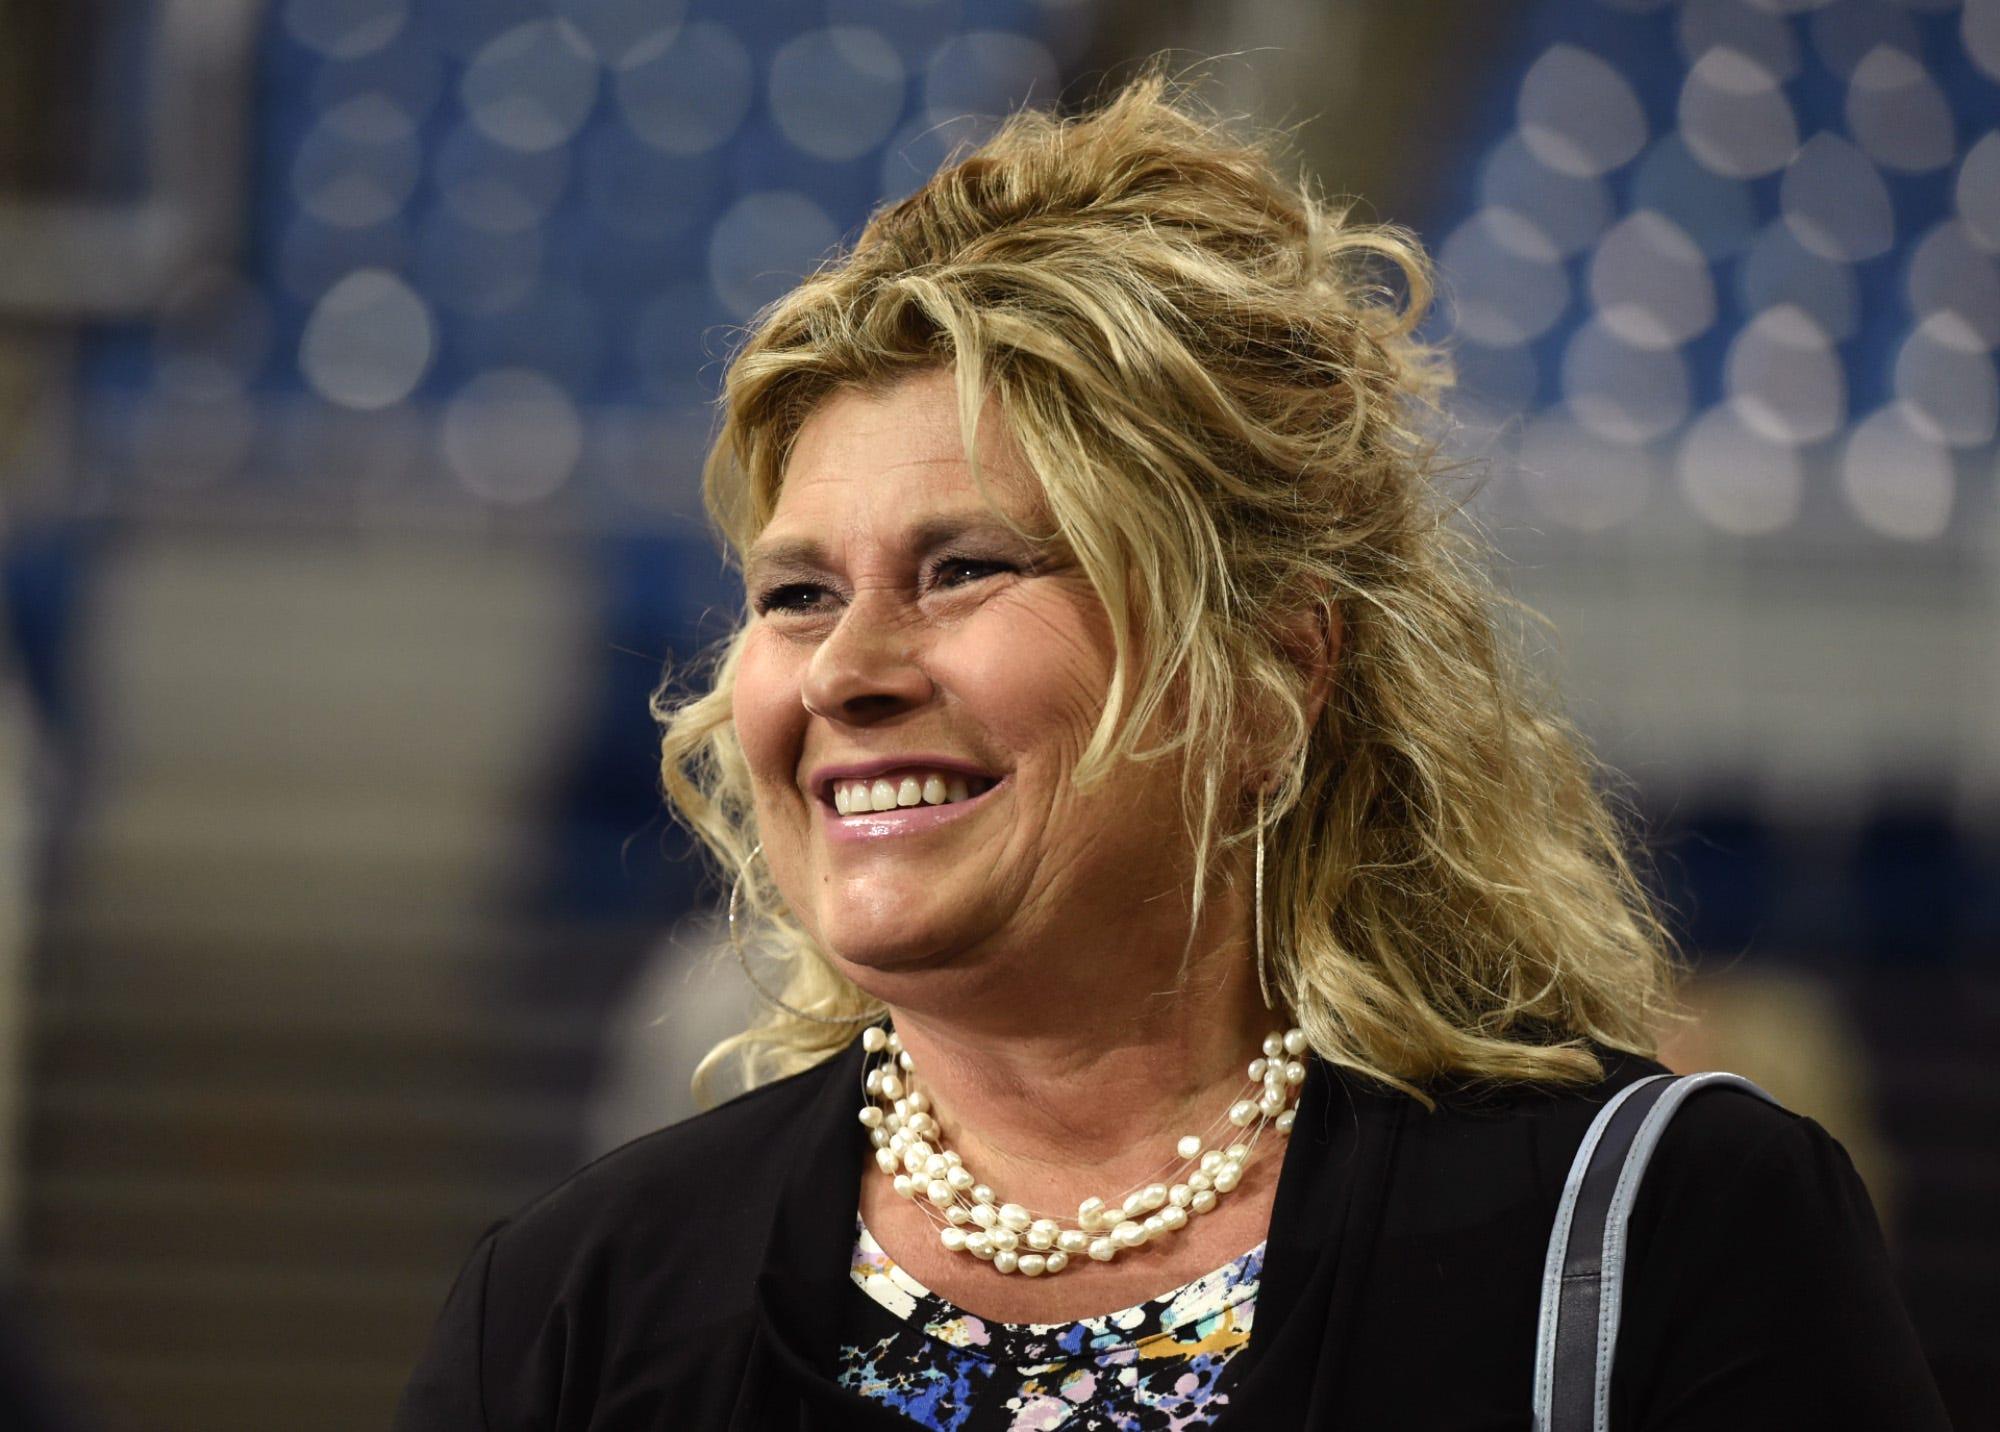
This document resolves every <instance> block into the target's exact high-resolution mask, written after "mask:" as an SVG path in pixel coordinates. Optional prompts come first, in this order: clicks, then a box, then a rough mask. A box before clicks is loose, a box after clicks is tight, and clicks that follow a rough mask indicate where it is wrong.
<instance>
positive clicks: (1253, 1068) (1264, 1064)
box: [1250, 1059, 1271, 1079]
mask: <svg viewBox="0 0 2000 1432" xmlns="http://www.w3.org/2000/svg"><path fill="white" fill-rule="evenodd" d="M1270 1067H1271V1061H1270V1060H1268V1059H1252V1060H1251V1061H1250V1077H1251V1078H1252V1079H1262V1078H1263V1077H1264V1073H1265V1071H1266V1070H1268V1069H1269V1068H1270Z"/></svg>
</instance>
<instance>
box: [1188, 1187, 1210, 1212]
mask: <svg viewBox="0 0 2000 1432" xmlns="http://www.w3.org/2000/svg"><path fill="white" fill-rule="evenodd" d="M1188 1207H1189V1208H1192V1209H1193V1210H1194V1211H1195V1212H1196V1213H1209V1212H1212V1211H1213V1210H1214V1208H1215V1191H1214V1190H1213V1189H1208V1188H1204V1189H1202V1190H1201V1191H1200V1192H1198V1193H1196V1194H1195V1196H1194V1198H1193V1199H1192V1200H1191V1201H1190V1202H1189V1204H1188Z"/></svg>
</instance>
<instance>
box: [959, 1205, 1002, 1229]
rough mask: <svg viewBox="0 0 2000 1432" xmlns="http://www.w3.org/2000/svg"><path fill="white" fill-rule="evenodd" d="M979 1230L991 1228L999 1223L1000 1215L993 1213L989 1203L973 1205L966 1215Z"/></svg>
mask: <svg viewBox="0 0 2000 1432" xmlns="http://www.w3.org/2000/svg"><path fill="white" fill-rule="evenodd" d="M966 1216H967V1217H969V1218H970V1219H971V1220H972V1221H973V1222H974V1223H977V1224H978V1225H979V1226H980V1227H981V1228H991V1227H992V1226H993V1225H994V1224H996V1223H998V1222H999V1221H1000V1215H999V1214H997V1213H995V1212H994V1211H993V1205H992V1204H990V1203H975V1204H973V1205H972V1208H971V1209H970V1211H969V1212H968V1213H967V1215H966Z"/></svg>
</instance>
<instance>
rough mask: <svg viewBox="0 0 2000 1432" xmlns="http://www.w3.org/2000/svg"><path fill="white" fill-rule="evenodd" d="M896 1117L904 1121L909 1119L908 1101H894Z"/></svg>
mask: <svg viewBox="0 0 2000 1432" xmlns="http://www.w3.org/2000/svg"><path fill="white" fill-rule="evenodd" d="M896 1117H897V1118H899V1119H903V1120H905V1121H907V1120H908V1119H909V1117H910V1101H909V1100H908V1099H898V1100H897V1101H896Z"/></svg>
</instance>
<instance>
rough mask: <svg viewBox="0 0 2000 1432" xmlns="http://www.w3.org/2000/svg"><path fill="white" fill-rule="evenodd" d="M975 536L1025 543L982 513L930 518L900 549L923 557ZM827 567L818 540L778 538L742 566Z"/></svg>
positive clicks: (762, 544)
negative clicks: (949, 544) (925, 554)
mask: <svg viewBox="0 0 2000 1432" xmlns="http://www.w3.org/2000/svg"><path fill="white" fill-rule="evenodd" d="M972 535H979V536H997V537H1000V538H1002V539H1004V540H1006V541H1008V542H1012V543H1016V544H1018V543H1020V542H1021V540H1022V539H1021V537H1020V536H1019V534H1017V533H1016V532H1015V531H1014V530H1013V529H1012V528H1010V527H1008V526H1007V525H1006V524H1005V523H1004V522H1002V521H1001V520H1000V519H999V518H997V517H995V516H994V515H993V514H992V513H990V512H987V511H985V510H983V509H981V510H978V511H974V512H966V513H945V514H942V515H939V516H936V517H927V518H925V519H924V520H922V521H921V522H918V523H915V524H914V525H912V526H911V527H910V528H909V529H908V530H907V531H905V532H904V533H903V535H902V538H901V545H902V547H903V548H904V550H905V551H908V552H912V553H921V552H928V551H931V550H932V549H934V548H937V547H942V546H944V545H946V544H947V543H950V542H956V541H959V540H960V539H962V538H964V537H967V536H972ZM827 563H828V557H827V550H826V546H825V544H824V543H822V542H821V541H820V540H819V539H818V538H816V537H779V538H773V539H771V540H769V541H759V542H755V543H752V544H751V547H750V551H749V554H748V556H747V557H746V558H745V559H744V563H743V566H744V570H745V571H746V572H758V571H762V570H765V569H767V568H782V569H797V568H811V567H825V566H826V565H827Z"/></svg>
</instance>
